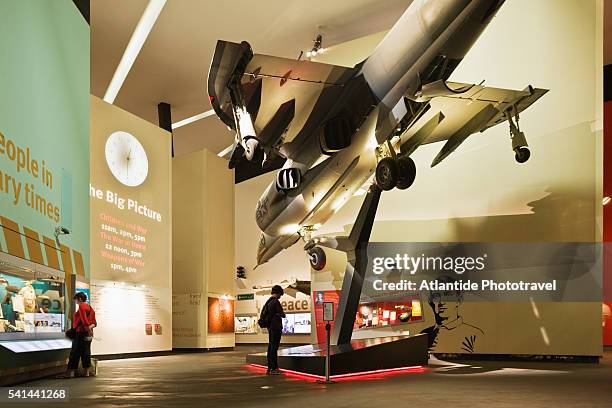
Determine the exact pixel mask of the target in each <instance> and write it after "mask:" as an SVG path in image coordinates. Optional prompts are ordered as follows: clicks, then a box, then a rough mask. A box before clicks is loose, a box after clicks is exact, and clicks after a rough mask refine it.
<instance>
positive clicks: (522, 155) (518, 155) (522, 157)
mask: <svg viewBox="0 0 612 408" xmlns="http://www.w3.org/2000/svg"><path fill="white" fill-rule="evenodd" d="M530 156H531V152H530V151H529V149H528V148H526V147H517V148H516V150H515V151H514V159H515V160H516V161H517V162H519V163H525V162H526V161H527V160H529V157H530Z"/></svg>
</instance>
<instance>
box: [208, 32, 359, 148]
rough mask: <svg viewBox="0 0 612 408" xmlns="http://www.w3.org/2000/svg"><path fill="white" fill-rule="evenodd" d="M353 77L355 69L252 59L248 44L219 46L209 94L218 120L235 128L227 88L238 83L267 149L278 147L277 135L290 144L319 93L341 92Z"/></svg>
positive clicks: (220, 43) (264, 57) (256, 56)
mask: <svg viewBox="0 0 612 408" xmlns="http://www.w3.org/2000/svg"><path fill="white" fill-rule="evenodd" d="M354 73H355V69H354V68H348V67H341V66H336V65H330V64H323V63H318V62H311V61H305V60H294V59H289V58H280V57H273V56H268V55H260V54H253V52H252V50H251V47H250V45H249V44H248V43H246V42H242V43H241V44H238V43H232V42H228V41H218V42H217V46H216V48H215V54H214V56H213V62H212V64H211V68H210V72H209V75H208V93H209V99H210V101H211V104H212V105H213V109H214V110H215V112H216V113H217V115H218V116H219V118H220V119H221V120H222V121H223V122H225V124H227V125H228V126H229V127H230V128H232V129H235V128H236V127H235V124H234V118H233V110H232V103H233V102H232V98H231V95H230V90H229V88H230V86H231V84H232V81H239V82H240V86H241V89H242V92H243V94H244V99H245V103H246V108H247V111H248V112H249V113H250V115H251V118H252V119H253V122H254V123H253V124H254V127H255V131H256V133H257V137H258V139H260V142H262V143H263V144H264V145H265V144H272V143H276V142H277V141H278V139H279V138H280V136H283V139H284V140H285V141H291V140H292V139H293V137H294V136H295V135H296V134H297V133H298V132H299V130H300V129H301V128H302V127H303V126H304V124H305V122H306V120H307V119H308V116H309V115H310V113H311V112H312V110H313V108H314V106H315V104H316V103H317V101H318V100H319V99H320V95H321V94H322V93H323V91H324V90H325V89H328V88H338V89H339V90H340V89H341V87H342V86H343V85H344V84H345V83H346V82H347V81H348V80H349V79H350V78H351V77H352V76H353V75H354ZM329 102H330V103H333V102H334V99H333V98H329ZM285 130H286V131H287V133H286V134H285V135H283V133H284V132H285Z"/></svg>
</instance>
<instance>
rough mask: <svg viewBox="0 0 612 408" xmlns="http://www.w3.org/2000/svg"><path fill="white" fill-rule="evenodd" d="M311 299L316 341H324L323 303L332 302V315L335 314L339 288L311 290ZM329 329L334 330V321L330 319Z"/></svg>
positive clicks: (338, 299)
mask: <svg viewBox="0 0 612 408" xmlns="http://www.w3.org/2000/svg"><path fill="white" fill-rule="evenodd" d="M312 301H313V304H314V320H315V324H316V330H317V342H318V343H324V342H325V339H326V336H327V334H326V331H325V324H326V323H328V322H327V321H326V320H325V305H326V304H330V303H331V304H333V309H332V316H335V315H336V309H337V308H338V302H339V301H340V291H339V290H317V291H313V292H312ZM328 310H329V309H328ZM329 323H330V324H331V330H332V331H333V330H334V322H333V321H330V322H329Z"/></svg>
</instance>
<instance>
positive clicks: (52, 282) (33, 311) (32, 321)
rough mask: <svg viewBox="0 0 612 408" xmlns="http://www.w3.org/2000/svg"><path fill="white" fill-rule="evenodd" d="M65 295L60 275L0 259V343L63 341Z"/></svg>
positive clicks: (47, 269)
mask: <svg viewBox="0 0 612 408" xmlns="http://www.w3.org/2000/svg"><path fill="white" fill-rule="evenodd" d="M65 293H66V284H65V280H64V275H63V273H62V272H61V271H56V270H53V269H51V268H48V267H45V266H42V265H40V266H39V265H37V264H31V265H30V264H28V265H25V263H23V264H22V263H21V262H10V261H6V260H5V259H4V257H3V258H0V340H30V339H32V340H34V339H53V338H63V337H64V327H65V324H66V321H65Z"/></svg>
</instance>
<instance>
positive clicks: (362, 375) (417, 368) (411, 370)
mask: <svg viewBox="0 0 612 408" xmlns="http://www.w3.org/2000/svg"><path fill="white" fill-rule="evenodd" d="M249 365H250V366H251V367H255V368H259V369H264V370H267V369H268V367H266V366H263V365H260V364H249ZM280 370H281V371H282V372H283V373H286V374H290V375H294V376H296V377H305V378H308V379H312V380H324V379H325V376H322V375H317V374H310V373H303V372H300V371H293V370H288V369H285V368H281V369H280ZM424 371H425V367H423V366H411V367H397V368H383V369H380V370H372V371H360V372H357V373H347V374H336V375H331V376H330V377H329V378H330V380H344V379H354V378H367V377H384V376H385V375H387V374H400V373H422V372H424Z"/></svg>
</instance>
